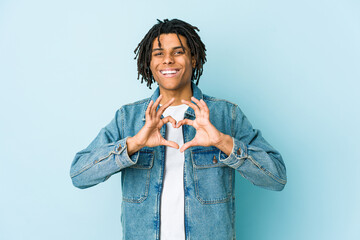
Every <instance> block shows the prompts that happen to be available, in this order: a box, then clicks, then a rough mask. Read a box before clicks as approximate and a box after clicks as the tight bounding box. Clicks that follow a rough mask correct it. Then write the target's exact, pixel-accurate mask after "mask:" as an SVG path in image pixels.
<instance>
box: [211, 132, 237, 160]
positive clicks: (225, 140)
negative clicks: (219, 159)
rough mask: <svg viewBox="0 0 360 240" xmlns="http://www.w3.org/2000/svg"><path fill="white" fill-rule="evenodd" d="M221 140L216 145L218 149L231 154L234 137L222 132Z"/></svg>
mask: <svg viewBox="0 0 360 240" xmlns="http://www.w3.org/2000/svg"><path fill="white" fill-rule="evenodd" d="M219 139H220V140H219V141H218V143H217V144H216V145H215V147H217V148H218V149H220V150H221V151H222V152H224V153H225V154H226V155H228V156H229V155H230V154H231V152H232V149H233V145H234V143H233V139H232V137H231V136H230V135H227V134H223V133H220V138H219Z"/></svg>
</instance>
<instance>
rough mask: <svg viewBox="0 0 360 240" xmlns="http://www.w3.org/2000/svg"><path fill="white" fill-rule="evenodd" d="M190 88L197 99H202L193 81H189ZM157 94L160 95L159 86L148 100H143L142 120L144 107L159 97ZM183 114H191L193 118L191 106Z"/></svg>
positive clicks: (193, 113)
mask: <svg viewBox="0 0 360 240" xmlns="http://www.w3.org/2000/svg"><path fill="white" fill-rule="evenodd" d="M191 89H192V93H193V96H194V98H196V99H198V100H200V99H203V94H202V92H201V90H200V88H198V86H196V84H195V83H193V82H192V81H191ZM159 95H160V89H159V87H157V88H156V90H155V91H154V93H153V95H151V97H150V98H149V99H148V101H147V102H145V105H144V108H143V114H142V116H143V121H145V112H146V109H147V107H148V105H149V103H150V101H151V100H153V102H155V101H156V99H157V98H158V97H159ZM159 107H160V106H158V107H157V109H156V110H158V109H159ZM185 115H189V116H193V117H194V118H195V112H194V110H193V109H192V108H191V107H188V109H187V110H186V112H185Z"/></svg>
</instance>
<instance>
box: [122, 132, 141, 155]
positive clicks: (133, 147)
mask: <svg viewBox="0 0 360 240" xmlns="http://www.w3.org/2000/svg"><path fill="white" fill-rule="evenodd" d="M126 145H127V149H128V155H129V156H131V155H133V154H134V153H136V152H137V151H139V150H140V149H141V148H143V147H144V145H143V144H140V143H139V141H138V140H137V138H136V137H135V136H134V137H128V138H127V140H126Z"/></svg>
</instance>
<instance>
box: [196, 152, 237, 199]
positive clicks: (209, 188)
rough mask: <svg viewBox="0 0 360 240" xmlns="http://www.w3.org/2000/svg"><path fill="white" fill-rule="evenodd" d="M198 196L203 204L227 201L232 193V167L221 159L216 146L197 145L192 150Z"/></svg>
mask: <svg viewBox="0 0 360 240" xmlns="http://www.w3.org/2000/svg"><path fill="white" fill-rule="evenodd" d="M191 156H192V160H193V172H194V182H195V192H196V193H195V194H196V198H197V199H198V200H199V201H200V202H201V203H202V204H214V203H222V202H227V201H229V200H230V198H231V194H232V183H233V181H232V174H233V172H232V169H231V168H230V167H228V166H227V165H225V164H223V163H221V162H220V161H219V156H220V150H219V149H218V148H216V147H197V148H194V149H193V150H192V151H191Z"/></svg>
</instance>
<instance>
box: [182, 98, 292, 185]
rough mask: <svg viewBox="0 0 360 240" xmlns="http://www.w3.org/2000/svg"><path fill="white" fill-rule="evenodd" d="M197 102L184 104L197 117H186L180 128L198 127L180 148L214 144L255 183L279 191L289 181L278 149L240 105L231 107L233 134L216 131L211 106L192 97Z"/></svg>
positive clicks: (229, 162) (221, 157)
mask: <svg viewBox="0 0 360 240" xmlns="http://www.w3.org/2000/svg"><path fill="white" fill-rule="evenodd" d="M191 99H192V100H193V101H194V102H195V103H196V105H195V104H193V103H191V102H189V101H185V100H183V103H185V104H187V105H188V106H190V107H191V108H192V109H194V111H195V115H196V119H195V120H189V119H184V120H181V121H179V122H178V123H177V127H179V126H181V125H183V124H187V125H190V126H193V127H194V128H195V129H196V135H195V137H194V138H193V139H192V140H191V141H189V142H187V143H185V144H184V145H183V146H182V147H181V149H180V151H182V152H183V151H185V150H186V149H187V148H189V147H192V146H204V147H207V146H215V147H217V148H219V149H220V150H221V154H220V161H221V162H222V163H224V164H226V165H228V166H229V167H231V168H234V169H235V170H236V171H238V172H239V173H240V174H241V175H242V176H243V177H244V178H246V179H248V180H249V181H250V182H252V183H253V184H254V185H257V186H261V187H264V188H267V189H271V190H277V191H280V190H282V189H283V188H284V186H285V184H286V168H285V164H284V162H283V160H282V157H281V155H280V153H279V152H277V151H276V150H275V149H274V148H273V147H271V146H270V144H269V143H267V142H266V140H265V139H264V138H263V137H262V136H261V132H260V131H259V130H256V129H253V128H252V126H251V124H250V122H249V121H248V120H247V118H246V116H245V115H244V114H243V113H242V112H241V110H240V108H239V107H238V106H236V105H234V107H233V109H232V121H231V122H232V126H231V135H232V136H229V135H226V134H223V133H221V132H220V131H219V130H217V129H216V128H215V127H214V125H212V124H211V122H210V119H209V114H210V111H209V108H208V107H207V105H206V103H205V102H204V101H203V100H200V101H199V100H197V99H196V98H194V97H192V98H191Z"/></svg>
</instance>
